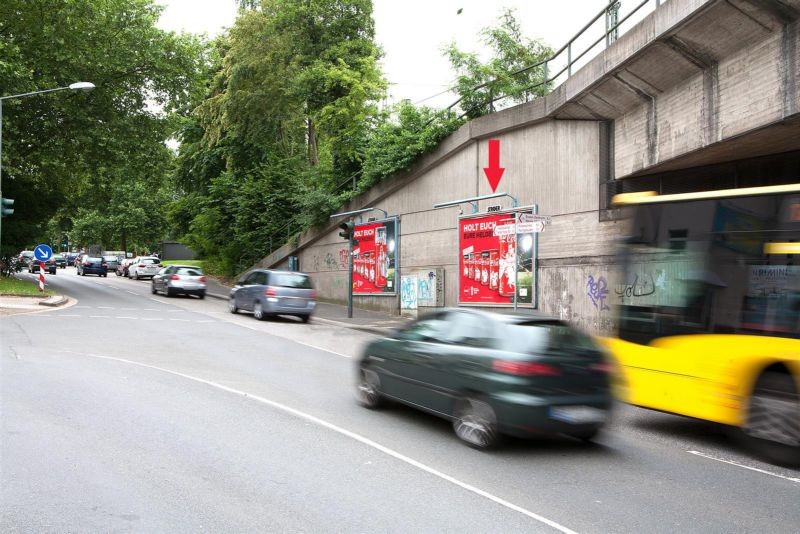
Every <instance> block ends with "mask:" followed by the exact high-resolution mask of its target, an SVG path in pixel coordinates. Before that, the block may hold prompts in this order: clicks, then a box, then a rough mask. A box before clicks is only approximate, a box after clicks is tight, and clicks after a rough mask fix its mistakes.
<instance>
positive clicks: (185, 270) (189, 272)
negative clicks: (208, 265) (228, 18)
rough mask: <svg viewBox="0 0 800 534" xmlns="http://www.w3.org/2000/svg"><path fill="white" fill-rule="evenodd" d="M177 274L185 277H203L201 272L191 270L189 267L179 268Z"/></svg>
mask: <svg viewBox="0 0 800 534" xmlns="http://www.w3.org/2000/svg"><path fill="white" fill-rule="evenodd" d="M177 274H183V275H186V276H203V271H201V270H200V269H193V268H190V267H179V268H178V271H177Z"/></svg>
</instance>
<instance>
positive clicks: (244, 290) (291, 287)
mask: <svg viewBox="0 0 800 534" xmlns="http://www.w3.org/2000/svg"><path fill="white" fill-rule="evenodd" d="M316 305H317V293H316V291H314V288H313V287H312V285H311V277H309V276H308V275H307V274H305V273H296V272H290V271H272V270H266V269H257V270H254V271H251V272H249V273H248V274H247V275H246V276H245V277H244V278H242V279H241V280H239V281H238V282H237V283H236V285H235V286H234V287H233V289H231V292H230V295H229V297H228V310H229V311H230V312H231V313H237V312H238V311H239V310H247V311H252V312H253V316H254V317H255V318H256V319H258V320H264V319H266V318H267V317H270V316H275V315H295V316H297V317H299V318H300V319H301V320H302V321H303V322H304V323H307V322H308V320H309V319H310V318H311V314H313V313H314V308H315V307H316Z"/></svg>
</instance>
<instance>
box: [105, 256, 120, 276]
mask: <svg viewBox="0 0 800 534" xmlns="http://www.w3.org/2000/svg"><path fill="white" fill-rule="evenodd" d="M103 261H105V262H106V265H107V266H108V270H109V271H114V272H116V270H117V267H119V264H120V263H121V262H120V259H119V257H118V256H103Z"/></svg>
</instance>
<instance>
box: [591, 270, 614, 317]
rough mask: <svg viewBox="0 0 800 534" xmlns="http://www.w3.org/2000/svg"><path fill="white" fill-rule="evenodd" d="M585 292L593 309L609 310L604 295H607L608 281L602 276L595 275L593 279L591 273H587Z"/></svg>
mask: <svg viewBox="0 0 800 534" xmlns="http://www.w3.org/2000/svg"><path fill="white" fill-rule="evenodd" d="M586 294H587V295H589V298H590V299H591V301H592V304H593V305H594V307H595V309H598V310H600V311H605V310H610V309H611V308H610V307H609V306H608V304H606V297H608V283H607V282H606V279H605V277H604V276H599V277H597V280H595V278H594V276H593V275H591V274H590V275H589V278H588V279H587V280H586Z"/></svg>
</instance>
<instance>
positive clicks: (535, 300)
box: [456, 204, 539, 310]
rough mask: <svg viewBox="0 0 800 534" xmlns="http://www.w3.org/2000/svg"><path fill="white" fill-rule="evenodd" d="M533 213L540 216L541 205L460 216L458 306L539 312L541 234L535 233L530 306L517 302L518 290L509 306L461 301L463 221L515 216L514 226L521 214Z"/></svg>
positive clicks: (517, 274) (457, 264) (457, 262)
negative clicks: (505, 215) (494, 216)
mask: <svg viewBox="0 0 800 534" xmlns="http://www.w3.org/2000/svg"><path fill="white" fill-rule="evenodd" d="M524 212H528V213H533V214H534V215H538V214H539V205H538V204H530V205H528V206H518V207H512V208H507V209H504V210H498V211H484V212H479V213H464V214H461V215H459V216H458V226H457V227H456V231H457V232H458V233H459V237H458V249H459V250H458V254H457V258H458V259H457V261H456V266H457V269H456V271H457V272H458V276H457V278H458V287H457V291H458V293H457V294H458V297H457V300H456V305H457V306H459V307H462V306H463V307H472V308H502V309H509V308H511V309H514V310H516V309H519V308H521V309H525V310H538V309H539V232H533V251H532V257H531V270H532V271H533V286H532V287H531V291H532V292H533V295H532V299H531V303H530V304H520V303H518V302H517V291H518V289H517V290H515V291H514V301H513V302H510V303H508V304H493V303H487V302H462V301H461V259H460V258H461V257H462V255H461V235H460V233H461V221H462V220H465V219H478V218H481V217H487V216H493V215H503V214H508V215H513V216H514V224H516V223H517V222H518V220H519V214H520V213H524ZM515 273H516V274H515V277H518V276H519V254H517V269H516V271H515ZM515 287H516V288H519V285H517V284H515Z"/></svg>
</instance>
